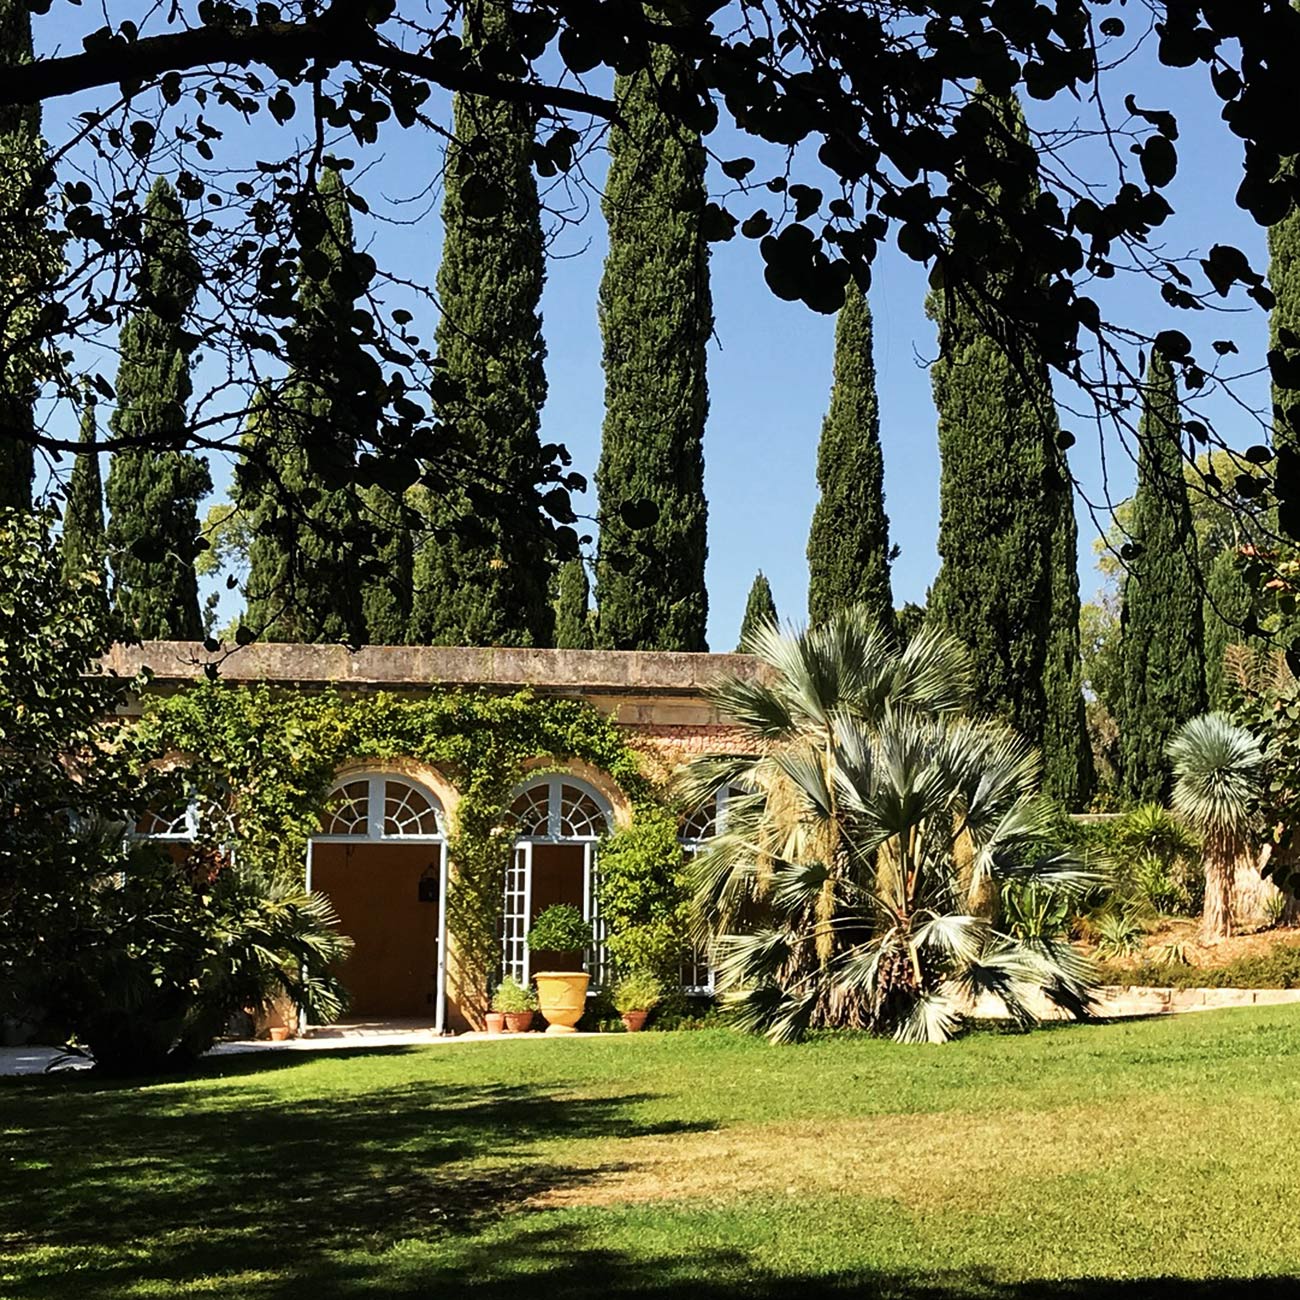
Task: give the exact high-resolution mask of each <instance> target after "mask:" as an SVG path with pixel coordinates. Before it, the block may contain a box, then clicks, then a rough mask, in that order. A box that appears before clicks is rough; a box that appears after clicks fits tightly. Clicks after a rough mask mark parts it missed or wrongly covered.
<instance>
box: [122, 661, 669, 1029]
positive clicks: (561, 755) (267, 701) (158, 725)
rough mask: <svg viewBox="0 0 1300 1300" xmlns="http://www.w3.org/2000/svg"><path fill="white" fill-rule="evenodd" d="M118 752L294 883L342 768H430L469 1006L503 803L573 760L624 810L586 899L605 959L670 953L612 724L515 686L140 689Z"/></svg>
mask: <svg viewBox="0 0 1300 1300" xmlns="http://www.w3.org/2000/svg"><path fill="white" fill-rule="evenodd" d="M133 746H134V750H135V754H136V759H137V761H138V762H140V763H141V764H147V763H152V762H157V760H158V759H159V758H161V757H163V756H165V755H173V756H174V755H181V756H184V757H185V759H186V760H187V770H188V776H189V779H190V781H191V783H192V785H193V786H194V788H195V790H196V792H197V793H198V795H199V796H200V798H207V799H211V800H213V801H215V802H216V803H217V804H218V805H219V806H220V807H221V808H222V809H223V810H224V811H225V813H226V814H227V817H228V820H229V824H230V826H231V827H232V828H233V833H234V837H235V849H236V856H237V857H238V859H239V860H240V861H241V862H242V863H245V864H247V865H248V866H249V867H250V868H254V869H257V870H259V871H262V872H265V873H267V874H268V875H269V876H271V877H272V878H277V879H279V880H281V881H282V882H284V883H285V884H289V883H292V882H295V881H299V880H300V879H301V876H302V872H303V870H304V863H305V861H306V851H307V843H308V840H309V839H310V838H311V836H312V835H313V834H315V833H317V831H318V830H319V828H320V814H321V810H322V808H323V806H324V803H325V797H326V794H327V793H328V790H329V786H330V784H331V782H332V780H333V778H334V773H335V772H336V771H337V770H338V768H339V767H341V766H342V765H343V764H344V763H347V762H350V761H359V762H374V763H376V764H382V763H385V762H392V761H395V760H401V759H405V760H411V761H414V762H416V763H420V764H425V765H428V766H431V767H436V768H437V769H438V770H439V771H440V772H442V773H443V774H444V775H445V776H446V778H447V779H448V780H449V781H450V782H451V783H452V784H453V785H454V786H455V787H456V789H457V790H458V792H459V794H460V800H459V802H458V804H457V805H456V809H455V813H454V817H453V819H452V826H451V836H450V841H449V845H448V851H449V857H450V860H451V864H452V869H453V873H454V881H455V884H454V886H453V888H452V889H451V890H450V891H449V893H448V896H447V925H448V930H449V933H450V935H451V936H452V939H453V941H454V944H455V947H456V950H457V953H458V956H459V963H460V977H459V978H460V985H461V986H460V987H459V988H458V989H457V998H458V1000H460V1001H462V1003H463V1004H464V1003H468V1004H469V1005H471V1006H473V1005H475V1003H474V999H475V998H481V997H483V996H484V995H485V994H486V990H487V982H488V979H489V977H490V976H491V973H492V971H493V970H494V969H495V967H496V964H497V960H498V957H499V938H498V925H499V921H500V916H501V908H502V901H503V895H504V887H505V873H506V869H507V867H508V866H509V863H510V855H511V851H512V838H511V836H510V835H509V834H505V833H502V832H503V830H504V828H506V827H507V825H508V811H509V804H510V797H511V795H512V793H513V791H514V789H515V787H516V786H517V785H518V784H519V783H520V782H521V781H522V780H523V779H524V778H525V776H526V775H529V774H531V773H535V772H537V771H539V770H545V769H546V768H547V767H548V766H553V767H559V766H561V765H563V764H564V763H565V762H566V761H567V760H569V759H577V760H580V761H581V762H583V763H587V764H590V765H591V766H592V767H596V768H599V769H600V770H601V771H603V772H605V773H607V774H608V775H609V776H610V777H611V778H612V779H613V780H614V781H615V782H616V783H617V784H618V785H619V787H620V788H621V789H622V790H623V792H624V793H625V794H626V795H627V796H628V798H629V800H630V801H631V803H632V805H633V808H634V811H635V814H636V815H635V818H634V821H633V824H632V826H631V827H629V828H627V829H624V830H620V831H616V832H614V833H613V834H612V835H611V836H610V837H609V839H608V840H607V841H606V843H605V845H604V846H603V848H602V856H601V896H600V903H601V908H602V915H603V916H604V917H605V918H606V920H607V922H608V924H609V930H610V939H609V951H610V955H611V957H612V958H613V960H614V963H615V965H616V966H625V965H626V966H636V967H638V968H642V967H653V968H655V969H666V968H667V967H668V966H669V964H670V962H671V961H672V960H676V959H678V958H679V957H680V954H681V951H682V948H683V946H684V943H685V939H684V935H685V925H686V911H685V893H684V890H683V888H682V881H681V877H680V870H681V857H682V855H681V849H680V847H679V845H678V840H677V826H676V821H675V819H674V818H673V816H672V815H671V813H670V812H669V811H668V810H667V809H666V808H665V806H664V805H663V804H662V802H661V800H660V797H659V793H658V791H657V790H656V788H655V787H654V786H653V785H652V784H651V783H650V781H649V780H648V779H647V778H646V777H645V776H644V775H643V774H642V771H641V768H640V763H639V760H638V756H637V754H636V752H635V751H634V750H633V749H632V748H631V747H630V746H629V744H628V742H627V740H626V738H625V737H624V736H623V735H622V734H621V733H620V731H619V729H618V726H617V724H616V723H615V722H614V721H613V720H612V719H610V718H606V717H604V716H603V715H601V714H600V713H598V712H597V711H596V710H595V709H593V708H591V706H590V705H587V704H584V703H582V702H581V701H577V700H565V699H551V698H548V697H544V696H538V695H535V694H533V693H532V692H529V691H520V692H518V693H515V694H510V695H497V694H490V693H487V692H463V691H450V692H436V693H434V694H431V695H429V696H427V697H425V698H422V699H409V698H404V697H400V696H397V695H393V694H390V693H380V694H376V695H373V696H363V697H359V698H351V699H349V698H344V697H342V696H340V695H339V694H337V693H335V692H324V693H321V694H319V695H311V696H307V695H303V694H301V693H292V692H285V691H277V690H273V689H272V688H270V687H268V686H266V685H264V684H263V685H257V686H243V685H230V684H226V683H223V682H220V681H216V682H205V683H203V684H201V685H198V686H196V687H195V688H194V689H193V690H190V691H187V692H184V693H182V694H178V695H174V696H169V697H165V698H162V697H151V698H149V699H148V700H147V701H146V705H145V714H144V717H143V718H142V719H141V721H140V723H139V725H138V726H137V728H136V730H135V733H134V736H133Z"/></svg>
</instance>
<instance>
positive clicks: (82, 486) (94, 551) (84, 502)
mask: <svg viewBox="0 0 1300 1300" xmlns="http://www.w3.org/2000/svg"><path fill="white" fill-rule="evenodd" d="M95 441H96V432H95V399H94V398H93V397H92V396H90V395H89V394H87V396H86V400H85V402H84V404H83V405H82V408H81V442H82V446H83V447H86V448H87V450H85V451H82V452H79V453H78V455H77V457H76V459H75V460H74V461H73V462H72V474H71V475H70V476H69V479H68V499H67V503H66V505H65V506H64V508H63V536H62V538H61V539H60V542H59V551H60V555H61V557H62V562H63V576H64V579H65V580H66V581H68V582H72V581H75V580H76V579H78V578H81V577H83V576H84V575H85V574H94V576H95V578H96V580H97V581H98V583H99V587H100V590H101V591H102V592H104V593H105V594H106V595H107V592H108V575H107V573H106V572H105V569H104V558H105V544H104V487H103V483H102V482H101V480H100V474H99V453H98V452H97V451H96V450H95V449H94V445H95Z"/></svg>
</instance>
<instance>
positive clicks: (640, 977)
mask: <svg viewBox="0 0 1300 1300" xmlns="http://www.w3.org/2000/svg"><path fill="white" fill-rule="evenodd" d="M663 995H664V986H663V984H662V983H661V982H660V981H659V980H658V979H657V978H656V977H655V976H653V975H651V974H650V972H649V971H632V972H631V973H630V974H627V975H624V976H623V978H622V979H621V980H619V982H618V983H617V984H615V985H614V1010H615V1011H617V1012H618V1014H619V1015H620V1016H622V1017H623V1024H624V1026H625V1027H626V1028H627V1032H628V1033H629V1034H635V1033H638V1032H640V1030H642V1029H644V1028H645V1022H646V1017H647V1016H648V1015H649V1014H650V1012H651V1011H653V1010H654V1008H655V1007H656V1006H657V1005H658V1004H659V1001H660V999H661V998H662V997H663Z"/></svg>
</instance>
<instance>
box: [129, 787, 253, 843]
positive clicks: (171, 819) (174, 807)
mask: <svg viewBox="0 0 1300 1300" xmlns="http://www.w3.org/2000/svg"><path fill="white" fill-rule="evenodd" d="M200 833H203V834H205V835H207V836H208V837H209V838H217V839H219V840H221V841H222V842H223V843H229V842H231V841H232V840H233V838H234V827H233V825H232V823H231V817H230V813H229V812H228V811H227V810H226V809H225V808H223V807H222V805H221V803H220V802H218V801H217V800H216V799H213V798H212V797H211V796H210V795H200V794H198V793H194V794H191V795H190V796H189V798H181V799H177V800H176V801H175V802H174V803H169V804H154V805H152V806H151V807H149V808H146V809H145V811H144V812H143V813H141V814H140V816H139V817H137V818H136V822H135V826H134V827H133V828H132V831H131V834H132V837H133V838H135V839H139V840H158V841H160V842H163V843H168V844H193V843H194V841H195V840H197V839H198V838H199V835H200Z"/></svg>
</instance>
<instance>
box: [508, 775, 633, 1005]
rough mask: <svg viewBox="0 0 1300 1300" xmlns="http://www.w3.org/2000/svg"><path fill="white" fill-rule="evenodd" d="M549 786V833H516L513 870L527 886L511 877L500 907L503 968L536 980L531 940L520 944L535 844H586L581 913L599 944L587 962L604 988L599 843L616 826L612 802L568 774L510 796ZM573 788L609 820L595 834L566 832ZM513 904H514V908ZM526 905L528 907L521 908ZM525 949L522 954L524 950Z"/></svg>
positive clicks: (594, 982) (527, 784) (528, 784)
mask: <svg viewBox="0 0 1300 1300" xmlns="http://www.w3.org/2000/svg"><path fill="white" fill-rule="evenodd" d="M543 784H544V785H545V786H546V791H547V797H546V833H545V834H544V835H539V834H527V835H517V836H516V837H515V845H514V847H515V853H516V855H517V856H516V857H515V858H513V859H512V860H511V870H512V871H513V872H516V873H517V872H518V871H520V870H522V871H523V872H524V880H523V882H522V883H523V888H522V889H520V888H518V882H517V881H516V880H513V879H512V878H511V877H510V875H507V879H506V888H505V895H504V897H503V899H502V911H501V970H502V974H503V975H513V976H514V977H515V978H516V979H517V980H519V982H520V983H521V984H527V983H528V981H529V980H530V979H531V978H532V959H531V954H530V953H529V951H528V944H527V943H526V942H521V936H522V935H523V934H526V933H527V929H528V925H529V918H530V917H531V916H532V910H533V852H532V846H533V845H534V844H581V845H582V849H583V853H582V916H583V920H585V921H589V922H590V923H591V928H592V938H593V940H594V942H593V943H592V946H591V947H590V948H589V949H588V950H587V952H586V954H585V955H584V958H583V965H584V967H585V968H586V969H587V971H588V972H589V973H590V975H591V991H593V992H594V991H595V990H596V989H599V988H601V987H602V986H603V985H604V984H605V982H606V979H607V976H608V962H607V958H606V954H605V923H604V921H603V920H602V919H601V917H600V897H599V891H600V864H599V862H598V860H597V851H596V846H597V844H598V843H599V841H600V839H601V837H602V836H604V835H607V834H608V833H609V832H610V831H612V830H613V829H614V810H613V808H612V807H611V806H610V803H609V800H608V799H606V798H605V796H604V795H603V794H601V793H600V791H599V790H597V789H596V788H595V786H593V785H592V784H591V783H590V782H589V781H584V780H583V779H582V778H581V777H577V776H573V775H571V774H569V773H565V772H557V773H553V774H551V775H547V776H540V777H533V778H532V779H531V780H527V781H524V782H522V783H521V784H520V785H519V786H517V787H516V788H515V789H514V790H513V791H512V792H511V795H510V806H511V807H513V806H514V804H515V801H516V800H518V799H519V798H520V796H521V795H523V794H525V793H527V792H528V791H530V790H536V789H537V788H538V787H540V786H542V785H543ZM566 785H567V786H572V787H573V788H574V789H575V790H578V791H581V793H582V794H584V795H586V796H587V798H589V799H590V800H591V801H592V802H593V803H594V804H595V805H596V807H597V809H598V810H599V812H600V815H601V819H602V820H603V822H604V827H603V829H600V830H599V831H597V832H596V833H594V834H587V835H565V834H563V829H564V787H565V786H566ZM521 848H522V849H523V850H524V854H523V862H522V864H521V862H520V858H519V857H518V854H519V851H520V849H521ZM512 904H513V906H512ZM521 906H522V908H523V911H522V912H521V911H520V910H519V909H520V907H521ZM520 947H522V954H521V953H520V951H519V949H520Z"/></svg>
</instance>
